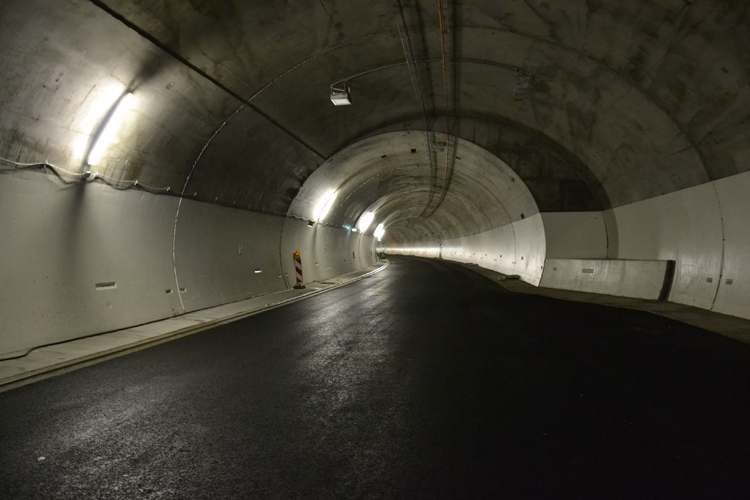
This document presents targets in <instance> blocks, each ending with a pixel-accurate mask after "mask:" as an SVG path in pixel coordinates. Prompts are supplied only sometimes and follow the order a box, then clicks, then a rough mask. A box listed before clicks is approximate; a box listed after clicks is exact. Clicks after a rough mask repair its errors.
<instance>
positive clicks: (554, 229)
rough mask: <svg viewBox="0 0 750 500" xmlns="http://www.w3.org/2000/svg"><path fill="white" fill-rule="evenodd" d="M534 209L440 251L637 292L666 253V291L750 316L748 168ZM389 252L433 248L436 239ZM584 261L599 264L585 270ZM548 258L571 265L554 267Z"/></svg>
mask: <svg viewBox="0 0 750 500" xmlns="http://www.w3.org/2000/svg"><path fill="white" fill-rule="evenodd" d="M535 217H537V218H538V219H539V221H540V222H536V219H535V218H534V217H530V218H528V219H526V220H523V221H518V222H516V223H513V224H509V225H506V226H503V227H500V228H497V229H493V230H491V231H487V232H484V233H481V234H477V235H473V236H469V237H465V238H457V239H455V240H448V241H445V242H443V258H446V259H450V260H456V261H459V262H470V263H476V264H479V265H481V266H483V267H486V268H489V269H494V270H497V271H499V272H502V273H505V274H520V275H521V276H522V278H523V279H524V280H525V281H528V282H529V283H532V284H535V285H539V284H541V286H547V287H553V288H564V289H571V290H582V291H591V292H594V293H606V294H612V295H624V296H630V297H642V298H656V297H658V292H659V291H660V290H661V284H662V276H663V271H662V270H661V269H662V268H663V266H664V265H665V263H664V261H667V260H674V261H675V277H674V282H673V285H672V290H671V293H670V295H669V298H668V300H670V301H671V302H676V303H680V304H687V305H691V306H695V307H700V308H703V309H710V310H714V311H716V312H720V313H724V314H731V315H734V316H739V317H743V318H749V319H750V172H746V173H743V174H739V175H735V176H732V177H728V178H726V179H722V180H719V181H716V182H710V183H706V184H702V185H699V186H696V187H693V188H689V189H685V190H682V191H677V192H674V193H669V194H666V195H663V196H659V197H656V198H651V199H649V200H644V201H641V202H638V203H633V204H630V205H625V206H621V207H617V208H615V209H612V210H607V211H605V212H603V213H599V212H581V213H545V214H541V215H540V216H535ZM387 251H388V252H390V253H404V254H409V255H420V256H424V257H437V256H438V251H439V248H438V246H437V243H435V242H428V243H424V242H423V243H417V244H414V245H412V246H410V247H408V248H399V249H397V248H389V249H387ZM522 256H523V257H524V259H523V260H521V257H522ZM605 258H606V259H609V260H600V259H605ZM588 260H590V261H591V263H589V264H590V268H594V269H595V270H596V271H595V272H594V273H591V274H589V275H587V276H585V277H582V276H580V274H581V272H580V271H581V268H582V266H583V262H585V261H588ZM545 261H546V264H543V263H544V262H545ZM563 261H566V262H563ZM595 261H596V262H595ZM589 264H587V266H588V265H589ZM542 265H544V268H545V271H544V277H543V278H542V277H541V276H540V275H539V273H538V272H537V266H539V267H540V268H541V266H542ZM550 266H552V267H558V270H559V269H568V268H569V269H568V271H570V272H568V271H566V272H558V274H557V275H556V276H553V275H552V274H548V271H549V268H550ZM654 266H655V267H654ZM656 268H658V269H656ZM587 274H588V273H587Z"/></svg>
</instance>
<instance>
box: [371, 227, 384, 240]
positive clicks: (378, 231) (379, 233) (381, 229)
mask: <svg viewBox="0 0 750 500" xmlns="http://www.w3.org/2000/svg"><path fill="white" fill-rule="evenodd" d="M384 234H385V227H383V224H382V223H381V224H378V227H376V228H375V232H374V233H372V235H373V236H375V237H376V238H377V239H378V241H380V238H382V237H383V235H384Z"/></svg>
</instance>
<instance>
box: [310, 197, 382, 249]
mask: <svg viewBox="0 0 750 500" xmlns="http://www.w3.org/2000/svg"><path fill="white" fill-rule="evenodd" d="M336 196H337V193H336V191H335V190H333V189H331V190H328V191H326V193H325V194H324V195H323V196H321V197H320V199H319V200H318V204H317V207H316V209H315V220H316V221H317V222H323V220H324V219H325V217H326V215H328V212H330V210H331V207H333V203H334V202H335V201H336ZM373 220H375V213H373V212H365V213H363V214H362V215H361V216H360V218H359V221H357V224H356V225H355V226H354V227H352V226H348V225H344V226H343V228H344V229H346V230H350V231H352V232H355V233H356V232H357V231H358V230H359V231H360V232H363V233H364V232H365V231H367V229H368V228H369V227H370V225H371V224H372V221H373ZM384 234H385V227H384V226H383V224H382V223H381V224H378V226H377V227H376V228H375V231H374V232H373V236H375V238H377V239H378V240H380V239H381V238H382V237H383V235H384Z"/></svg>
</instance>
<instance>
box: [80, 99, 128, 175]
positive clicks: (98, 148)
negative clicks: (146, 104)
mask: <svg viewBox="0 0 750 500" xmlns="http://www.w3.org/2000/svg"><path fill="white" fill-rule="evenodd" d="M131 109H133V94H130V93H128V94H126V95H124V96H123V97H122V99H120V102H118V103H117V108H116V109H115V111H114V112H113V113H112V115H111V116H110V117H109V120H107V123H106V124H105V125H104V128H103V129H102V132H101V134H99V137H97V139H96V143H95V144H94V146H93V147H92V148H91V152H90V153H89V156H88V158H86V163H87V164H88V165H96V164H97V163H99V160H101V159H102V155H103V154H104V151H105V150H106V149H107V147H108V146H109V145H110V143H111V142H112V139H113V138H114V135H115V133H116V132H117V131H118V130H119V128H120V125H122V122H123V120H124V119H125V116H126V115H127V114H128V111H130V110H131Z"/></svg>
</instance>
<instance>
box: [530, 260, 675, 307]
mask: <svg viewBox="0 0 750 500" xmlns="http://www.w3.org/2000/svg"><path fill="white" fill-rule="evenodd" d="M666 268H667V261H664V260H613V259H547V262H546V264H545V266H544V275H543V276H542V281H541V283H540V284H539V286H543V287H547V288H559V289H564V290H575V291H577V292H589V293H599V294H604V295H617V296H619V297H632V298H636V299H648V300H656V299H658V298H659V294H660V292H661V289H662V286H663V285H664V274H665V271H666Z"/></svg>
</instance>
